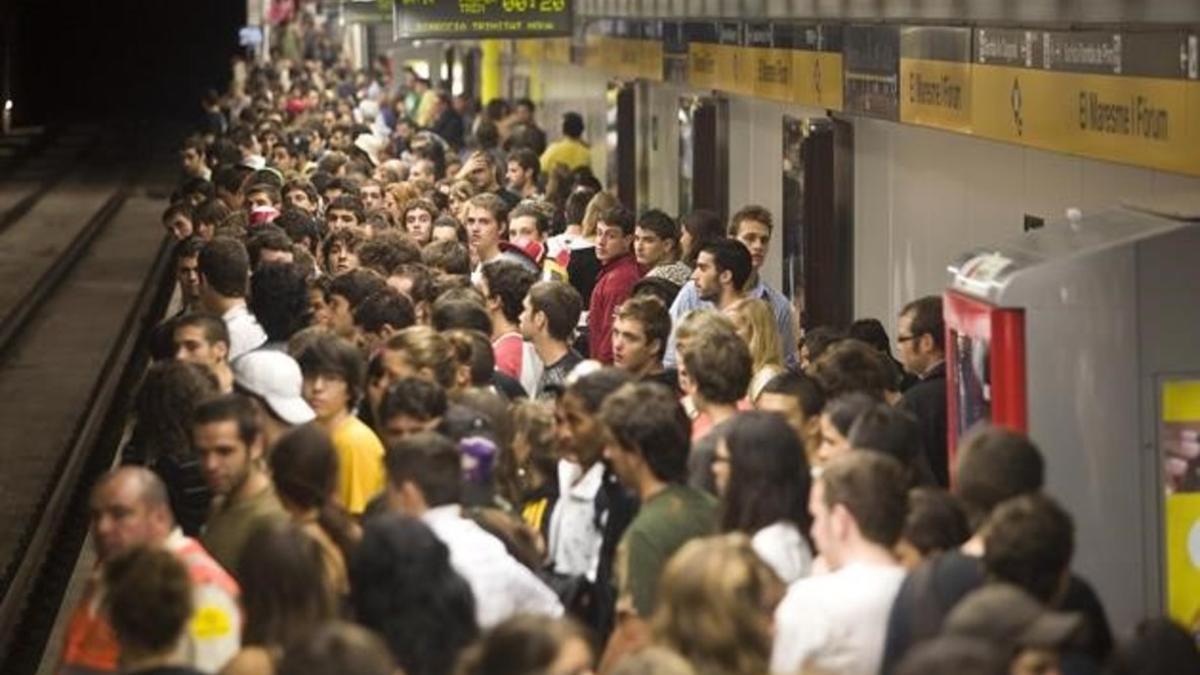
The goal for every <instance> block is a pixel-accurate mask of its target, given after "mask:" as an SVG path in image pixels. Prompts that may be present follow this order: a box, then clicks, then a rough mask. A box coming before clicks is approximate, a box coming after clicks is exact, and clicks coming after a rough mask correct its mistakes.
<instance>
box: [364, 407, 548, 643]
mask: <svg viewBox="0 0 1200 675" xmlns="http://www.w3.org/2000/svg"><path fill="white" fill-rule="evenodd" d="M387 473H388V481H387V500H388V505H389V507H390V508H392V509H395V510H399V511H402V512H403V513H405V514H407V515H409V516H413V517H416V518H420V519H421V520H423V521H424V522H425V524H426V525H428V526H429V529H431V530H433V533H434V534H435V535H437V537H438V539H441V540H442V543H444V544H446V547H447V548H448V549H450V564H451V565H452V566H453V567H454V570H455V571H456V572H458V573H459V574H461V575H462V576H463V578H464V579H466V580H467V583H468V584H469V585H470V586H471V591H472V592H473V593H474V594H475V615H476V618H477V619H478V620H479V627H480V628H483V629H485V630H486V629H488V628H491V627H492V626H495V625H496V624H498V623H500V622H502V621H504V620H505V619H507V618H509V617H511V616H514V615H516V614H541V615H546V616H560V615H561V614H562V613H563V607H562V603H560V602H559V600H558V596H556V595H555V594H554V591H552V590H550V588H549V587H548V586H546V585H545V584H544V583H542V581H541V580H540V579H538V578H537V576H536V575H534V573H533V572H532V571H531V570H530V569H529V568H527V567H525V566H524V565H522V564H521V563H520V562H518V561H517V559H516V558H513V557H512V556H511V555H509V553H508V551H507V550H506V549H505V548H504V544H503V543H502V542H501V541H500V540H499V539H497V538H496V537H494V536H492V535H491V534H489V533H488V532H487V531H485V530H484V529H483V528H482V527H480V526H479V525H477V524H476V523H475V521H473V520H471V519H470V518H465V517H463V515H462V505H461V500H462V490H463V479H462V452H461V451H460V450H459V448H458V446H457V445H456V444H455V443H454V442H453V441H451V440H450V439H448V438H446V437H445V436H442V435H440V434H437V433H434V432H431V431H424V432H419V433H416V434H412V435H410V436H406V437H405V438H403V439H401V440H400V441H398V442H396V443H395V444H394V445H393V446H392V448H391V449H390V450H389V452H388V455H387Z"/></svg>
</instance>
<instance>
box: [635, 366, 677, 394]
mask: <svg viewBox="0 0 1200 675" xmlns="http://www.w3.org/2000/svg"><path fill="white" fill-rule="evenodd" d="M642 379H643V380H645V381H646V382H657V383H659V384H665V385H666V386H667V387H668V388H670V390H671V391H672V392H674V393H676V394H678V393H679V371H678V370H675V369H674V368H667V369H666V370H664V371H662V372H661V373H655V374H653V375H647V376H646V377H643V378H642Z"/></svg>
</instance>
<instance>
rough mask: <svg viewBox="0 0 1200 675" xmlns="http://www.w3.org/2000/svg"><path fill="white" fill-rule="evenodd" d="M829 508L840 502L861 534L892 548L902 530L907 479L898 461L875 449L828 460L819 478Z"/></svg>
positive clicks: (906, 504)
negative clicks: (874, 450)
mask: <svg viewBox="0 0 1200 675" xmlns="http://www.w3.org/2000/svg"><path fill="white" fill-rule="evenodd" d="M818 480H820V481H821V483H822V484H823V485H824V488H825V505H826V506H827V507H828V508H831V509H832V508H833V507H834V506H836V505H838V504H841V505H842V506H844V507H845V508H846V510H847V511H849V512H850V515H852V516H854V522H855V523H857V524H858V530H859V532H861V533H862V535H863V538H865V539H866V540H868V541H870V542H873V543H875V544H878V545H880V546H883V547H886V548H889V549H890V548H891V547H893V546H895V545H896V542H897V541H898V540H899V539H900V534H901V532H903V530H904V517H905V510H906V508H907V506H908V483H907V482H906V481H905V475H904V467H903V466H901V465H900V463H899V462H897V461H896V460H894V459H892V458H891V457H887V456H885V455H882V454H880V453H877V452H851V453H847V454H845V455H842V456H840V457H837V458H835V459H833V460H832V461H830V462H829V463H827V464H826V465H825V466H824V467H823V469H822V471H821V477H820V478H819V479H818Z"/></svg>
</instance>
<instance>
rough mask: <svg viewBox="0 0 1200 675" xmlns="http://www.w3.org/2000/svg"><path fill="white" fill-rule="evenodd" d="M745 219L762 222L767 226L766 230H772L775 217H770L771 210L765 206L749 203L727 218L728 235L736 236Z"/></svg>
mask: <svg viewBox="0 0 1200 675" xmlns="http://www.w3.org/2000/svg"><path fill="white" fill-rule="evenodd" d="M747 220H753V221H754V222H756V223H762V224H763V225H766V226H767V230H772V229H774V227H775V219H774V218H772V217H771V212H770V211H768V210H767V209H766V207H763V206H758V205H756V204H750V205H749V206H743V207H742V208H740V209H738V212H737V213H735V214H733V217H732V218H730V219H729V236H731V237H736V236H738V229H739V228H741V226H742V223H744V222H746V221H747Z"/></svg>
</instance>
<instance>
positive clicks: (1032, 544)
mask: <svg viewBox="0 0 1200 675" xmlns="http://www.w3.org/2000/svg"><path fill="white" fill-rule="evenodd" d="M983 545H984V553H983V565H984V568H985V569H986V570H987V572H988V575H989V576H990V577H992V578H994V579H997V580H1000V581H1006V582H1008V583H1010V584H1015V585H1017V586H1020V587H1021V588H1023V589H1025V590H1026V591H1028V592H1029V593H1030V594H1031V595H1033V596H1034V597H1036V598H1037V599H1038V600H1040V601H1042V602H1043V603H1045V604H1051V603H1053V602H1054V601H1055V600H1056V596H1057V595H1058V591H1059V588H1060V583H1061V581H1062V575H1063V572H1065V571H1066V570H1067V569H1068V567H1070V564H1071V556H1072V555H1073V554H1074V552H1075V525H1074V523H1073V522H1072V521H1071V516H1070V514H1068V513H1067V512H1066V511H1065V510H1064V509H1063V508H1062V507H1061V506H1059V505H1058V503H1057V502H1055V501H1054V500H1053V499H1051V498H1050V497H1047V496H1045V495H1042V494H1027V495H1022V496H1020V497H1014V498H1013V499H1010V500H1008V501H1006V502H1004V503H1002V504H1000V505H999V506H997V507H996V509H995V510H994V511H992V515H991V517H990V518H988V520H987V526H986V527H985V528H984V534H983Z"/></svg>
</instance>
